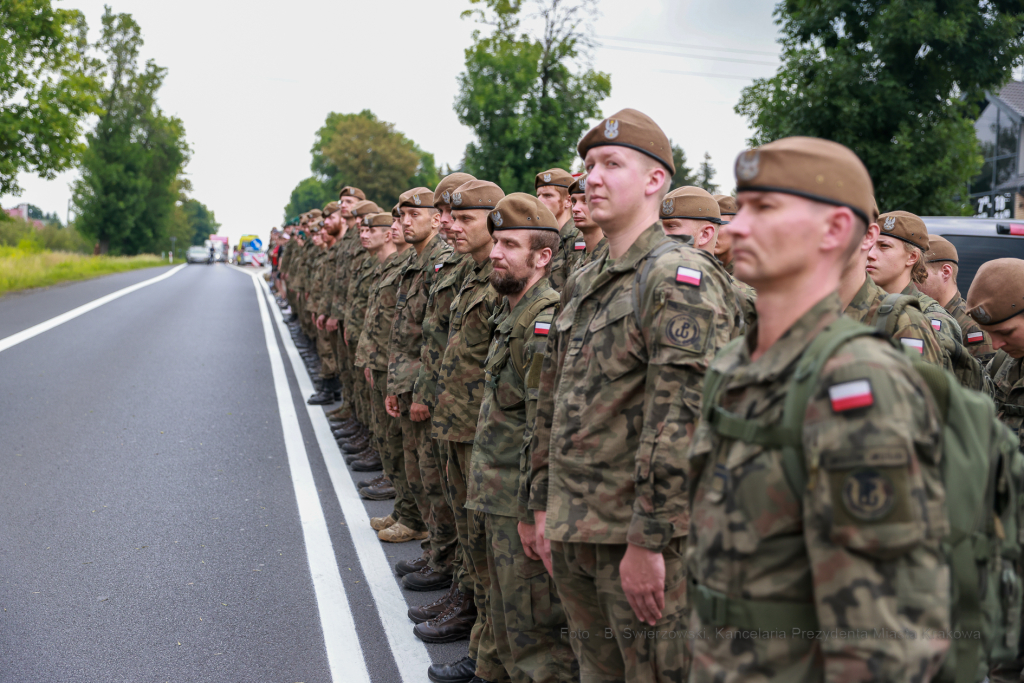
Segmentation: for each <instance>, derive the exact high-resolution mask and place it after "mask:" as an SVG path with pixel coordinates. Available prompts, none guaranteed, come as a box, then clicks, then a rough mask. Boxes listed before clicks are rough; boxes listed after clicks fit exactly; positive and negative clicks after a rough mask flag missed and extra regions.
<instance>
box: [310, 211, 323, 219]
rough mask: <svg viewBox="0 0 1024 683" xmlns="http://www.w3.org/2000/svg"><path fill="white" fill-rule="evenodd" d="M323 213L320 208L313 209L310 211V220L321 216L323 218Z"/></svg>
mask: <svg viewBox="0 0 1024 683" xmlns="http://www.w3.org/2000/svg"><path fill="white" fill-rule="evenodd" d="M323 215H324V212H323V211H321V210H320V209H313V210H312V211H310V212H309V220H311V221H318V220H320V219H321V218H323Z"/></svg>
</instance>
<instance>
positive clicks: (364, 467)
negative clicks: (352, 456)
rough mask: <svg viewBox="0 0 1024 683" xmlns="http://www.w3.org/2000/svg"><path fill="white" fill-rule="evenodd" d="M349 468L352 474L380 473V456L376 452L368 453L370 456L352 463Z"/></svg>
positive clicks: (381, 466)
mask: <svg viewBox="0 0 1024 683" xmlns="http://www.w3.org/2000/svg"><path fill="white" fill-rule="evenodd" d="M351 467H352V471H353V472H380V471H381V470H382V469H384V464H383V463H382V462H381V461H380V456H379V455H377V452H376V451H370V455H368V456H366V457H365V458H362V459H361V460H356V461H354V462H353V463H352V465H351ZM393 490H394V489H392V491H393Z"/></svg>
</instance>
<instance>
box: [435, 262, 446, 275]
mask: <svg viewBox="0 0 1024 683" xmlns="http://www.w3.org/2000/svg"><path fill="white" fill-rule="evenodd" d="M443 265H444V264H443V263H435V264H434V272H435V273H436V272H437V271H439V270H441V266H443Z"/></svg>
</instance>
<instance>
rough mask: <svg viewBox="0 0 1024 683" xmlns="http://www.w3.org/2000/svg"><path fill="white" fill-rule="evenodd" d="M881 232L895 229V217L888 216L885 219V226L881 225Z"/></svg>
mask: <svg viewBox="0 0 1024 683" xmlns="http://www.w3.org/2000/svg"><path fill="white" fill-rule="evenodd" d="M882 229H883V230H895V229H896V216H889V217H888V218H886V219H885V224H884V225H882Z"/></svg>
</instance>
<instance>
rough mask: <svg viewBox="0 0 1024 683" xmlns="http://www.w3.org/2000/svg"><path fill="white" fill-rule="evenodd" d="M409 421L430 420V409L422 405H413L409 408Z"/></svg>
mask: <svg viewBox="0 0 1024 683" xmlns="http://www.w3.org/2000/svg"><path fill="white" fill-rule="evenodd" d="M409 419H410V420H412V421H413V422H423V421H424V420H429V419H430V408H428V407H427V406H425V405H423V404H422V403H413V404H412V405H411V406H409Z"/></svg>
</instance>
